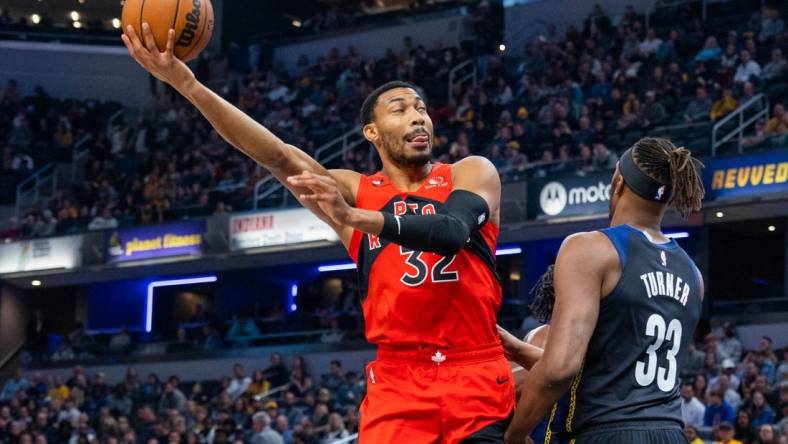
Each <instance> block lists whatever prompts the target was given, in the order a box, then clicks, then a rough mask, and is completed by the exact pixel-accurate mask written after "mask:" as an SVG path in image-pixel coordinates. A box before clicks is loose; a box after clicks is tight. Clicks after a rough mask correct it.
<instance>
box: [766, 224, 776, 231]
mask: <svg viewBox="0 0 788 444" xmlns="http://www.w3.org/2000/svg"><path fill="white" fill-rule="evenodd" d="M768 230H769V231H775V230H777V227H775V226H774V225H769V228H768Z"/></svg>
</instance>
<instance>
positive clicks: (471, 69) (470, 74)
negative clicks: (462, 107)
mask: <svg viewBox="0 0 788 444" xmlns="http://www.w3.org/2000/svg"><path fill="white" fill-rule="evenodd" d="M468 81H470V82H471V84H472V85H473V86H474V87H476V83H477V69H476V60H475V59H469V60H466V61H464V62H462V63H460V64H458V65H456V66H455V67H454V68H452V69H451V71H449V91H448V95H447V99H446V100H451V98H452V91H454V87H455V86H456V85H464V84H465V83H467V82H468Z"/></svg>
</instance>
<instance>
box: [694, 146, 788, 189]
mask: <svg viewBox="0 0 788 444" xmlns="http://www.w3.org/2000/svg"><path fill="white" fill-rule="evenodd" d="M703 185H705V186H706V201H712V200H718V199H728V198H739V197H749V196H763V195H765V194H773V193H788V151H781V152H776V153H774V152H773V153H765V154H761V155H752V156H735V157H718V158H715V159H710V160H708V161H707V162H706V168H705V169H704V171H703Z"/></svg>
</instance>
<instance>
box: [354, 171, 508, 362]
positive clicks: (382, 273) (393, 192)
mask: <svg viewBox="0 0 788 444" xmlns="http://www.w3.org/2000/svg"><path fill="white" fill-rule="evenodd" d="M451 177H452V176H451V165H446V164H436V165H434V167H433V170H432V172H431V173H430V175H429V177H427V179H426V180H425V181H424V183H423V184H422V185H421V187H420V188H419V189H418V190H416V191H414V192H407V193H406V192H402V191H400V190H398V189H397V188H396V187H395V186H394V185H393V184H392V183H391V181H390V180H389V179H388V177H386V176H385V175H383V174H382V173H377V174H375V175H372V176H364V177H362V178H361V182H360V184H359V189H358V192H357V194H356V207H358V208H363V209H367V210H375V211H383V212H389V213H392V214H394V215H404V214H421V215H429V214H435V213H436V212H438V211H439V210H440V209H441V206H442V205H443V203H444V202H445V201H446V199H447V198H448V197H449V194H450V193H451V191H452V181H451ZM497 237H498V227H497V226H496V225H495V224H493V223H490V222H488V223H487V224H485V225H483V226H482V227H481V229H480V230H479V232H478V233H476V234H475V235H473V236H472V237H471V239H469V240H468V243H467V244H466V246H465V247H464V248H463V249H462V250H461V251H460V252H459V253H457V254H456V255H455V256H450V257H443V256H440V255H438V254H435V253H431V252H422V251H414V250H410V249H408V248H403V247H401V246H399V245H396V244H393V243H390V242H388V241H386V240H384V239H380V238H378V237H377V236H372V235H368V234H365V233H362V232H359V231H356V232H354V233H353V237H352V239H351V242H350V246H349V250H350V251H349V253H350V256H351V257H352V258H353V260H354V261H355V262H356V264H357V265H358V272H359V280H360V282H359V289H360V292H361V298H362V307H363V310H364V318H365V323H366V325H365V328H366V336H367V339H368V340H369V341H370V342H371V343H374V344H384V345H390V344H396V345H398V346H414V345H415V346H421V345H430V346H434V347H437V348H449V347H469V346H473V345H478V344H480V343H482V344H483V343H493V342H495V341H497V340H498V338H497V336H496V329H495V325H494V324H493V323H494V320H495V315H496V313H497V312H498V309H499V308H500V304H501V287H500V283H499V281H498V278H497V275H496V274H495V247H496V238H497Z"/></svg>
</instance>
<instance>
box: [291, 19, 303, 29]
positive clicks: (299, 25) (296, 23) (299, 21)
mask: <svg viewBox="0 0 788 444" xmlns="http://www.w3.org/2000/svg"><path fill="white" fill-rule="evenodd" d="M291 23H292V24H293V27H294V28H300V27H301V25H302V23H301V20H293V21H292V22H291Z"/></svg>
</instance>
